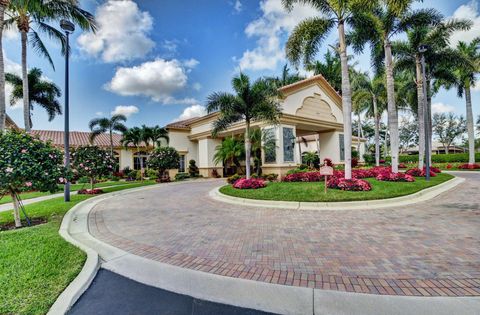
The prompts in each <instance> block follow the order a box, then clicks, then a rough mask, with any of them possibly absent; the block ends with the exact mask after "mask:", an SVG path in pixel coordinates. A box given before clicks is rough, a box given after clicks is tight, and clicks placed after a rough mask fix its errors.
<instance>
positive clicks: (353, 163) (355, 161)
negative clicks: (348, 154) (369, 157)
mask: <svg viewBox="0 0 480 315" xmlns="http://www.w3.org/2000/svg"><path fill="white" fill-rule="evenodd" d="M351 164H352V167H357V166H358V159H357V158H352V163H351Z"/></svg>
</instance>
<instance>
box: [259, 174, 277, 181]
mask: <svg viewBox="0 0 480 315" xmlns="http://www.w3.org/2000/svg"><path fill="white" fill-rule="evenodd" d="M262 178H263V179H265V180H268V181H269V182H274V181H276V180H278V174H275V173H271V174H265V175H262Z"/></svg>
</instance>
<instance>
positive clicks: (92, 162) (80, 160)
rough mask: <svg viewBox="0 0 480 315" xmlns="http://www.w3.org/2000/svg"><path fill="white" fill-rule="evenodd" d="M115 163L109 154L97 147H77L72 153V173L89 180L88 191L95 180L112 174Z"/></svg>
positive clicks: (92, 186)
mask: <svg viewBox="0 0 480 315" xmlns="http://www.w3.org/2000/svg"><path fill="white" fill-rule="evenodd" d="M115 163H116V161H115V159H114V158H113V157H112V156H111V155H110V153H109V152H107V151H105V150H103V149H101V148H99V147H97V146H83V147H78V148H76V149H75V150H73V152H72V167H73V171H74V172H75V173H77V174H78V175H80V176H86V177H88V178H89V179H90V189H93V188H94V185H95V180H96V179H98V178H100V177H102V176H107V175H109V174H111V173H112V171H113V169H114V166H115Z"/></svg>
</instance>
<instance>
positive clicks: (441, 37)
mask: <svg viewBox="0 0 480 315" xmlns="http://www.w3.org/2000/svg"><path fill="white" fill-rule="evenodd" d="M470 25H471V22H469V21H467V20H456V19H449V20H447V21H444V17H443V15H442V14H440V13H439V12H437V11H436V10H432V9H430V10H429V14H425V16H424V18H423V19H418V20H416V21H414V23H412V24H411V25H410V28H409V29H408V30H407V40H406V41H396V42H394V43H393V50H394V53H395V56H396V57H397V61H396V67H397V68H398V69H399V70H403V71H406V70H407V71H412V69H413V70H414V71H415V82H416V95H417V104H416V106H415V108H416V110H417V118H418V126H419V141H418V149H419V150H418V153H419V160H418V163H419V168H422V167H423V163H424V153H425V130H426V128H429V129H430V130H431V122H430V120H431V119H430V117H428V116H429V113H430V110H429V109H430V106H431V99H432V94H433V92H434V91H433V90H432V89H431V80H432V79H435V78H437V79H439V80H441V81H443V82H444V84H446V82H452V74H453V72H451V71H445V69H448V68H452V67H453V65H454V64H456V59H457V56H456V54H455V52H454V51H453V50H452V49H449V48H448V46H449V43H450V36H451V34H452V33H453V32H454V31H457V30H465V29H467V28H469V27H470ZM421 45H428V46H430V49H428V51H427V52H426V53H425V54H424V56H425V60H426V65H427V69H426V74H427V80H426V82H423V75H422V65H421V57H422V55H421V54H420V53H419V48H420V46H421ZM424 84H425V85H426V90H427V95H426V98H427V108H424V106H423V100H424V92H423V85H424ZM437 86H438V84H437ZM412 104H414V103H412ZM425 116H427V120H428V123H427V125H425ZM430 134H431V133H430ZM429 141H431V140H429Z"/></svg>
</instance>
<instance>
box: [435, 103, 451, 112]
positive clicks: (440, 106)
mask: <svg viewBox="0 0 480 315" xmlns="http://www.w3.org/2000/svg"><path fill="white" fill-rule="evenodd" d="M450 112H455V107H453V106H452V105H448V104H444V103H434V104H432V113H433V114H435V113H450Z"/></svg>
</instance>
